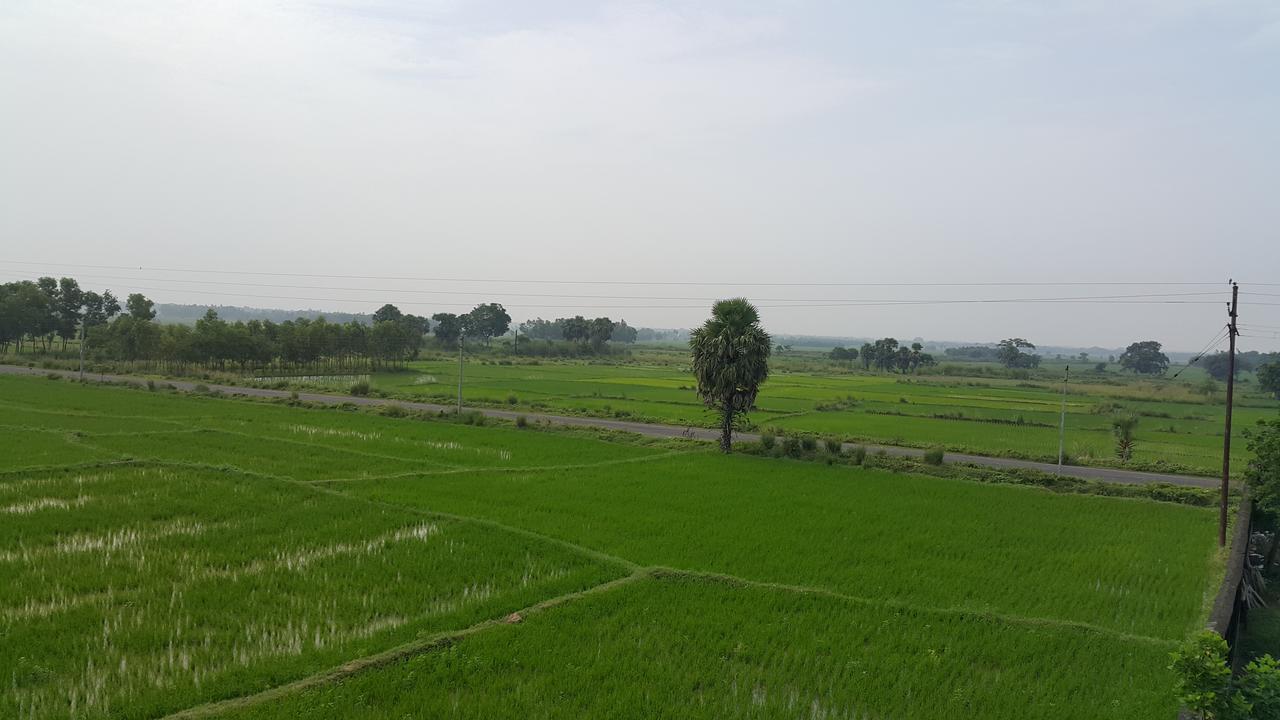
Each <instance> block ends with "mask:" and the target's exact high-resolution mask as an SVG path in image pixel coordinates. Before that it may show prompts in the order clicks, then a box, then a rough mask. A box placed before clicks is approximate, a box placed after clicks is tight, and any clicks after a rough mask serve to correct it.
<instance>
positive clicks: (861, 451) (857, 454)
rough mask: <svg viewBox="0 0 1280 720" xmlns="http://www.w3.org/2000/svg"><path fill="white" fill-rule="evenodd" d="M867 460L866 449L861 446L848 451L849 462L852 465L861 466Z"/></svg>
mask: <svg viewBox="0 0 1280 720" xmlns="http://www.w3.org/2000/svg"><path fill="white" fill-rule="evenodd" d="M866 459H867V449H866V448H865V447H863V446H861V445H857V446H855V447H854V448H853V449H852V450H850V451H849V462H851V463H853V464H854V465H861V464H862V463H863V462H865V461H866Z"/></svg>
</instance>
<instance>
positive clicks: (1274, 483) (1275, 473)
mask: <svg viewBox="0 0 1280 720" xmlns="http://www.w3.org/2000/svg"><path fill="white" fill-rule="evenodd" d="M1245 437H1246V438H1248V443H1249V452H1250V453H1252V454H1253V457H1252V458H1251V459H1250V460H1249V466H1248V468H1246V470H1245V481H1246V482H1248V483H1249V493H1250V495H1251V496H1252V497H1253V503H1254V507H1255V508H1256V509H1257V510H1258V511H1259V512H1262V513H1264V514H1266V515H1267V516H1268V517H1269V518H1270V519H1271V520H1272V521H1273V522H1275V521H1277V520H1280V420H1259V421H1258V424H1257V426H1256V427H1255V428H1253V429H1250V430H1247V431H1245Z"/></svg>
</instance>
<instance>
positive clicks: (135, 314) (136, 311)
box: [124, 293, 156, 322]
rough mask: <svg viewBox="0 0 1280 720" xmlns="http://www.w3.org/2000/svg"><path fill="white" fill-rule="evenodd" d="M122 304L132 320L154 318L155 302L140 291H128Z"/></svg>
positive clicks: (149, 319) (146, 320)
mask: <svg viewBox="0 0 1280 720" xmlns="http://www.w3.org/2000/svg"><path fill="white" fill-rule="evenodd" d="M124 306H125V308H126V309H127V310H128V313H129V317H131V318H133V319H134V320H139V321H143V322H149V321H151V320H154V319H155V318H156V309H155V308H156V304H155V303H154V302H152V301H151V300H149V299H147V296H145V295H143V294H142V293H130V294H129V297H128V298H127V299H125V301H124Z"/></svg>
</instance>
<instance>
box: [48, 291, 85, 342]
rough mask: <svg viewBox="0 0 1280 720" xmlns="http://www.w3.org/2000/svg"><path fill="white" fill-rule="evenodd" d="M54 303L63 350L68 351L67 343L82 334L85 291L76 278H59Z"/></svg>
mask: <svg viewBox="0 0 1280 720" xmlns="http://www.w3.org/2000/svg"><path fill="white" fill-rule="evenodd" d="M53 301H54V306H55V312H56V313H57V316H58V337H60V338H62V349H63V350H66V349H67V341H68V340H70V339H72V338H74V337H75V336H76V334H77V333H79V332H80V319H81V315H82V313H81V309H82V307H83V305H84V291H83V290H81V289H80V283H78V282H76V281H75V279H74V278H67V277H64V278H59V279H58V294H57V295H56V296H55V297H54V298H53Z"/></svg>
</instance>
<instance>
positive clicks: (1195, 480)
mask: <svg viewBox="0 0 1280 720" xmlns="http://www.w3.org/2000/svg"><path fill="white" fill-rule="evenodd" d="M50 373H56V374H58V375H61V376H63V377H68V378H75V377H77V375H78V373H77V372H75V371H73V370H43V369H39V368H25V367H18V366H14V365H0V374H2V375H37V376H44V375H48V374H50ZM85 379H86V380H93V381H99V382H124V381H134V382H139V381H143V380H145V379H146V378H142V377H138V376H133V375H104V374H102V373H85ZM162 382H165V383H168V384H170V385H173V386H174V387H176V388H178V389H179V390H185V391H191V390H193V389H194V388H195V386H196V385H197V384H198V383H194V382H190V381H184V380H164V381H162ZM206 386H207V387H208V388H209V389H210V390H218V391H220V392H222V393H224V394H227V395H242V396H246V397H262V398H287V397H289V395H290V391H288V390H267V389H264V388H253V387H237V386H234V385H209V384H207V383H206ZM298 399H299V400H305V401H307V402H314V403H325V404H329V405H338V404H340V403H354V404H356V405H373V406H377V405H390V404H393V403H394V404H397V405H403V406H404V407H406V408H409V409H413V410H425V411H427V412H440V411H441V410H446V411H447V410H452V409H453V408H454V407H455V406H453V405H437V404H435V403H423V402H409V401H405V400H390V399H384V398H370V397H357V396H355V395H327V394H321V393H309V392H299V393H298ZM464 409H466V410H474V411H477V412H481V413H484V414H485V415H486V416H488V417H494V418H502V419H505V420H515V419H516V417H518V416H520V415H523V416H525V417H526V418H529V419H530V420H541V421H546V422H550V423H552V424H555V425H568V426H576V427H597V428H607V429H609V430H623V431H626V432H633V433H639V434H641V435H648V436H651V437H693V438H696V439H699V440H713V441H714V440H719V438H720V433H719V431H717V430H709V429H706V428H696V427H695V428H686V427H680V426H676V425H655V424H650V423H640V422H629V421H626V420H610V419H607V418H590V417H574V416H570V415H547V414H543V413H528V412H515V411H512V410H495V409H492V408H464ZM734 437H736V438H738V439H741V440H758V439H760V436H759V435H758V434H756V433H736V434H735V435H734ZM857 444H862V443H857ZM854 445H855V443H846V444H845V447H846V448H851V447H854ZM862 446H863V447H865V448H867V450H868V451H869V452H879V451H881V450H883V451H884V452H886V453H888V454H889V455H898V456H903V457H920V456H921V455H923V454H924V451H923V450H917V449H916V448H904V447H895V446H892V445H866V444H862ZM946 458H947V460H949V461H951V462H961V463H972V464H974V465H984V466H986V467H992V468H1025V469H1028V470H1039V471H1041V472H1049V473H1058V472H1059V471H1058V466H1057V465H1054V464H1053V463H1042V462H1034V461H1032V460H1016V459H1014V458H1000V457H987V456H985V455H965V454H963V453H952V452H949V453H947V455H946ZM1059 474H1061V475H1064V476H1067V477H1076V478H1083V479H1086V480H1101V481H1103V482H1110V483H1122V484H1128V485H1137V484H1149V483H1168V484H1171V485H1184V486H1188V487H1218V483H1219V481H1218V480H1217V479H1215V478H1209V477H1198V476H1195V475H1171V474H1168V473H1152V472H1137V471H1134V470H1118V469H1115V468H1103V467H1083V466H1078V465H1068V466H1065V467H1063V468H1062V470H1061V472H1060V473H1059Z"/></svg>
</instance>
